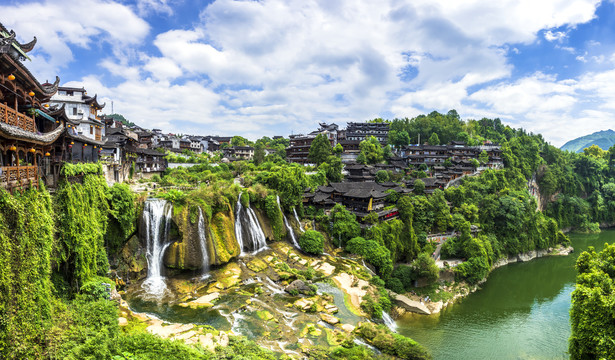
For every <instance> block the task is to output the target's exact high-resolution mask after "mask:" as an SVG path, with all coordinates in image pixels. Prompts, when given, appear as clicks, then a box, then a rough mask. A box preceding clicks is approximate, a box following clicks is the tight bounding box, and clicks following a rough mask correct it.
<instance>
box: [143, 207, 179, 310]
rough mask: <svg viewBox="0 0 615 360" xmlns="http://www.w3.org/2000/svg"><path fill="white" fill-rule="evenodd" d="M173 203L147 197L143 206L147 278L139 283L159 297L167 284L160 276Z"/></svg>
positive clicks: (146, 290)
mask: <svg viewBox="0 0 615 360" xmlns="http://www.w3.org/2000/svg"><path fill="white" fill-rule="evenodd" d="M172 211H173V205H171V204H170V203H167V201H166V200H164V199H148V200H147V201H146V202H145V206H144V208H143V221H144V227H145V236H146V241H147V249H146V258H147V278H146V279H145V281H144V282H143V284H142V285H141V286H142V287H143V289H144V290H145V292H146V293H147V295H149V296H153V297H154V298H157V299H159V298H161V297H162V296H163V295H164V293H165V291H166V289H167V285H166V283H165V281H164V277H163V276H162V257H163V255H164V252H165V250H166V249H167V247H168V246H169V245H170V243H169V241H168V240H169V228H170V225H171V212H172Z"/></svg>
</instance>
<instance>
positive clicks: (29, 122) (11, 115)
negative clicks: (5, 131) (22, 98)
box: [0, 104, 36, 132]
mask: <svg viewBox="0 0 615 360" xmlns="http://www.w3.org/2000/svg"><path fill="white" fill-rule="evenodd" d="M0 121H1V122H3V123H6V124H9V125H13V126H17V127H19V128H22V129H24V130H26V131H29V132H36V126H35V125H34V118H31V117H29V116H27V115H25V114H22V113H20V112H18V111H15V109H11V108H10V107H8V106H7V105H5V104H0Z"/></svg>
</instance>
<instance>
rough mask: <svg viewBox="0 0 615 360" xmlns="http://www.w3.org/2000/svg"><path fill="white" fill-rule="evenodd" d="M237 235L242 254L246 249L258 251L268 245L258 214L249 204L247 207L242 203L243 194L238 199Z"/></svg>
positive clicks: (236, 215)
mask: <svg viewBox="0 0 615 360" xmlns="http://www.w3.org/2000/svg"><path fill="white" fill-rule="evenodd" d="M244 225H245V226H244ZM244 235H246V236H244ZM235 236H236V237H237V242H238V243H239V246H240V247H241V255H244V254H245V253H244V250H246V249H247V250H248V251H252V252H253V253H257V252H259V251H261V250H263V249H265V248H266V247H267V238H266V237H265V233H264V232H263V229H262V228H261V226H260V224H259V222H258V219H257V217H256V214H255V213H254V210H252V208H250V206H249V205H248V207H246V208H244V207H243V205H242V204H241V194H239V197H238V199H237V210H236V214H235Z"/></svg>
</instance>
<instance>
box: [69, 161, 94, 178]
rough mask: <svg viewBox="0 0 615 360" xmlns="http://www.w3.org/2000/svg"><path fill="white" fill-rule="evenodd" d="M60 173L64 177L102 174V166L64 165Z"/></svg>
mask: <svg viewBox="0 0 615 360" xmlns="http://www.w3.org/2000/svg"><path fill="white" fill-rule="evenodd" d="M60 173H61V174H62V175H64V176H77V175H86V174H94V175H98V174H102V165H101V164H100V163H77V164H71V163H64V165H62V170H61V171H60Z"/></svg>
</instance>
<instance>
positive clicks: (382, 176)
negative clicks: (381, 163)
mask: <svg viewBox="0 0 615 360" xmlns="http://www.w3.org/2000/svg"><path fill="white" fill-rule="evenodd" d="M387 181H389V172H388V171H386V170H378V172H377V173H376V182H379V183H381V182H387Z"/></svg>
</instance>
